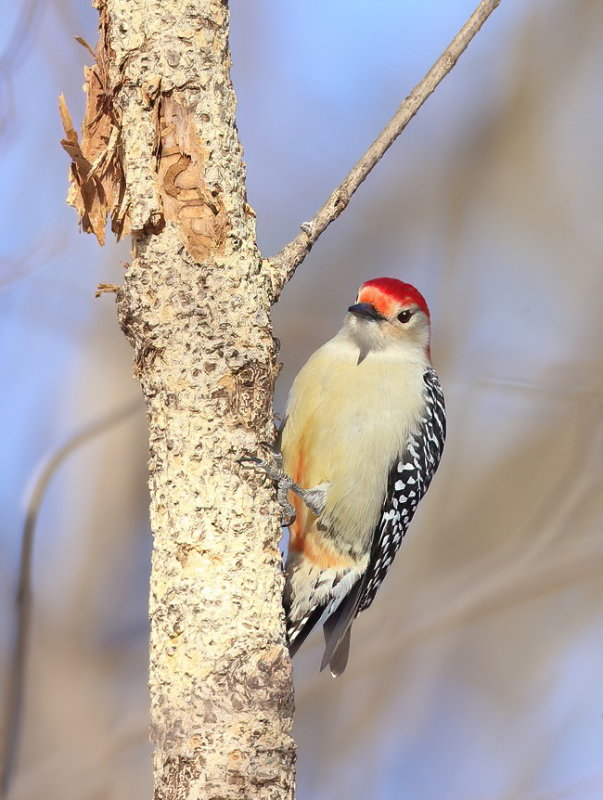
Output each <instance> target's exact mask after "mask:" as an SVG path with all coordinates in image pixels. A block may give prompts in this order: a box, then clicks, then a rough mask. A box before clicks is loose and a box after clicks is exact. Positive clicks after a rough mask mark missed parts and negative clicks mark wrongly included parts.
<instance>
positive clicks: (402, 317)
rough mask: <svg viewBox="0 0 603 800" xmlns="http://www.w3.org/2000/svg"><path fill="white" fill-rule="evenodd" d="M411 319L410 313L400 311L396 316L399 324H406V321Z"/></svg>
mask: <svg viewBox="0 0 603 800" xmlns="http://www.w3.org/2000/svg"><path fill="white" fill-rule="evenodd" d="M411 317H412V311H401V312H400V313H399V314H398V319H399V320H400V322H408V320H409V319H410V318H411Z"/></svg>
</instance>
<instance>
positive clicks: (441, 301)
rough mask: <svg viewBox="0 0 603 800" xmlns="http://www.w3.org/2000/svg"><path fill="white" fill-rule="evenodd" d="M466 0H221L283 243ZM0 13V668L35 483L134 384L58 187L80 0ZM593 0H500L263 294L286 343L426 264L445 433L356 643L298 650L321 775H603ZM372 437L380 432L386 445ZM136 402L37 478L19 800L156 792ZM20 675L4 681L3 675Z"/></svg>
mask: <svg viewBox="0 0 603 800" xmlns="http://www.w3.org/2000/svg"><path fill="white" fill-rule="evenodd" d="M474 3H475V0H429V1H428V2H424V1H421V2H419V1H418V0H373V1H372V2H371V1H369V0H328V2H325V0H288V2H282V0H254V2H249V0H232V2H231V9H232V23H233V32H232V47H233V61H234V64H233V76H234V80H235V84H236V89H237V92H238V96H239V128H240V133H241V137H242V140H243V144H244V147H245V154H246V161H247V164H248V174H249V201H250V203H251V205H252V206H253V207H254V208H255V210H256V212H257V223H258V236H259V241H260V245H261V247H262V250H263V252H264V253H265V254H266V255H271V254H274V253H275V252H276V251H277V250H278V249H279V248H280V247H281V246H282V245H283V244H284V243H285V242H286V241H288V240H289V239H290V238H292V237H293V236H294V235H295V233H296V231H297V229H298V226H299V224H300V223H301V222H302V221H303V220H305V219H308V218H310V217H311V216H312V214H313V213H314V211H315V210H316V208H317V207H318V206H319V205H320V204H321V203H322V202H323V200H324V199H325V197H326V196H327V194H328V193H329V192H330V191H331V189H332V188H333V187H334V186H335V185H336V184H337V183H338V182H339V181H340V179H341V178H342V177H343V176H344V174H345V173H346V172H347V170H348V169H349V167H350V166H351V165H352V164H353V162H354V161H355V160H356V159H357V158H358V157H359V156H360V154H361V153H362V152H363V151H364V150H365V149H366V147H367V145H368V144H369V143H370V141H371V140H372V139H373V138H374V136H375V135H376V133H377V132H378V130H379V129H380V128H381V127H382V125H383V124H384V123H385V121H386V120H387V119H388V118H389V116H390V115H391V113H392V112H393V110H394V109H395V107H396V106H397V105H398V103H399V102H400V100H401V98H402V97H403V96H404V95H405V94H406V92H407V91H408V90H409V89H410V87H411V86H412V85H414V84H415V83H416V82H417V81H418V80H419V79H420V77H422V75H423V73H424V72H425V71H426V69H427V68H428V67H429V66H430V64H431V63H432V61H433V60H434V59H435V58H436V56H437V55H438V54H439V53H440V51H441V50H442V49H443V47H444V46H445V45H446V44H447V42H448V41H449V39H450V38H451V37H452V36H453V35H454V33H455V32H456V31H457V29H458V28H459V27H460V26H461V24H462V23H463V22H464V20H465V18H466V17H467V16H468V14H469V13H470V11H471V10H472V7H473V5H474ZM2 15H3V23H2V26H0V175H1V189H2V191H1V203H2V213H1V214H0V229H1V238H0V341H1V350H0V352H1V353H2V358H1V360H0V386H1V389H2V391H1V398H2V406H1V407H2V413H1V416H0V429H1V441H2V454H3V455H2V475H1V481H0V537H1V538H0V543H1V555H0V666H1V667H2V679H3V681H4V678H5V676H6V671H7V664H8V652H9V648H10V643H11V636H12V629H13V624H14V592H15V587H16V576H17V564H18V554H19V542H20V529H21V526H22V523H23V516H24V508H25V502H26V498H27V493H28V491H29V490H30V487H31V485H32V480H33V477H34V476H35V474H36V472H37V471H39V469H40V465H41V464H43V462H44V459H45V458H46V457H47V455H48V454H49V453H51V452H53V451H56V448H57V447H59V446H60V445H61V444H62V443H63V442H64V441H65V440H66V439H68V438H69V436H70V435H72V434H73V432H75V431H77V430H79V429H80V428H81V427H82V426H85V425H87V424H89V423H91V422H94V421H95V420H98V419H99V418H102V417H103V416H104V415H105V414H107V413H109V412H112V411H114V410H116V409H119V408H121V407H123V406H124V405H127V404H128V403H131V402H136V399H137V398H138V389H137V385H136V383H135V381H134V380H133V378H132V377H131V353H130V350H129V346H128V345H127V343H126V342H125V340H124V338H123V336H122V334H121V332H120V331H119V329H118V326H117V323H116V319H115V310H114V301H113V298H112V296H111V295H107V296H104V297H102V298H101V299H99V300H95V299H94V297H93V295H94V290H95V287H96V284H97V283H98V282H99V281H104V282H115V283H119V281H120V274H121V269H122V267H121V265H120V261H122V260H126V259H127V257H128V254H127V247H126V246H124V245H121V246H119V247H118V246H114V245H109V246H107V247H106V248H105V249H104V250H101V249H100V248H99V247H98V246H97V244H96V241H95V240H93V239H92V237H89V236H84V235H82V234H80V233H78V231H77V223H76V218H75V214H74V212H73V211H72V210H71V209H69V208H67V207H66V205H65V203H64V196H65V192H66V185H67V184H66V178H67V169H68V160H67V156H66V155H65V153H64V152H63V151H62V150H61V149H60V147H59V145H58V140H59V139H60V138H61V129H60V124H59V118H58V113H57V95H58V94H59V92H60V91H63V92H65V94H66V97H67V99H68V103H69V106H70V108H71V111H72V113H73V115H74V119H76V120H78V121H79V120H81V118H82V111H83V96H82V92H81V84H82V67H83V64H84V63H85V62H86V61H87V60H88V59H89V56H88V54H87V53H86V51H85V50H84V49H83V48H82V47H81V46H80V45H78V44H76V43H75V42H74V39H73V37H74V36H75V35H81V36H84V37H85V38H86V39H87V40H88V41H90V42H91V43H92V44H94V43H95V41H96V16H95V13H94V12H93V11H92V10H91V9H89V8H88V7H87V5H86V3H81V2H78V0H47V2H41V0H20V2H17V3H13V4H9V3H6V4H3V7H2ZM602 74H603V3H601V2H600V0H572V2H571V3H570V2H567V0H530V2H526V0H503V2H502V4H501V7H500V8H499V10H498V11H496V12H495V14H494V16H493V17H492V18H491V20H490V21H489V22H488V23H487V25H486V27H485V29H484V30H483V31H482V32H481V33H480V34H479V36H478V37H477V39H476V41H475V42H474V43H473V44H472V45H471V47H470V49H469V51H468V52H467V53H466V55H465V56H464V57H463V58H462V59H461V61H460V62H459V64H458V65H457V67H456V68H455V69H454V71H453V73H452V74H451V75H450V76H449V77H448V78H447V79H446V80H445V82H444V84H443V85H442V86H441V87H440V88H439V89H438V91H437V93H436V95H435V96H434V97H432V98H431V99H430V100H429V101H428V103H427V105H426V106H425V107H424V108H423V109H422V110H421V112H420V113H419V115H418V117H417V118H416V119H415V120H414V121H413V122H412V124H411V125H410V127H409V128H408V129H407V131H406V132H405V133H404V135H403V136H402V138H401V139H400V140H399V141H398V142H397V143H396V145H395V147H394V148H393V150H392V151H391V152H390V153H389V154H388V155H387V156H386V158H385V159H384V160H383V161H382V162H381V164H380V165H379V166H378V167H377V169H376V170H375V172H374V174H373V175H372V176H371V177H370V178H369V179H368V181H367V182H366V183H365V185H364V186H363V187H362V188H361V190H360V191H359V193H358V194H357V196H356V197H355V199H354V200H353V202H352V204H351V206H350V208H349V209H348V210H347V212H346V213H345V214H344V216H343V217H342V218H341V219H340V220H339V221H338V222H336V223H335V224H334V225H333V226H332V227H331V228H330V229H329V231H328V232H327V233H326V234H325V235H324V236H323V238H322V239H321V240H320V242H319V243H318V244H317V245H316V247H315V248H314V250H313V252H312V254H311V256H310V257H309V258H308V259H307V261H306V262H305V263H304V265H303V266H302V267H301V269H300V270H299V272H298V273H297V275H296V276H295V278H294V280H293V281H292V283H291V284H290V285H289V287H288V288H287V289H286V291H285V293H284V295H283V298H282V300H281V302H280V303H279V304H278V306H277V307H276V309H275V311H274V320H275V325H276V333H277V335H278V337H279V338H280V340H281V343H282V350H281V354H282V360H283V361H284V365H285V366H284V369H283V372H282V377H281V378H280V381H279V386H278V394H277V399H276V411H279V410H281V411H282V409H283V405H284V402H285V398H286V393H287V390H288V387H289V385H290V382H291V380H292V378H293V376H294V374H295V372H296V370H297V369H299V367H300V366H301V364H302V363H303V361H304V360H305V358H306V357H307V356H308V354H309V353H310V352H312V351H313V350H314V349H315V348H316V347H317V346H318V345H319V344H321V343H322V342H323V341H324V340H325V339H327V338H328V337H330V336H331V335H332V334H334V333H335V331H336V330H337V328H338V327H339V325H340V322H341V319H342V315H343V313H344V310H345V308H346V307H347V305H348V304H349V303H350V302H351V301H352V299H353V298H354V296H355V292H356V288H357V286H358V285H359V284H360V283H361V282H362V281H363V280H365V279H367V278H370V277H377V276H380V275H391V276H396V277H399V278H402V279H404V280H408V281H411V282H413V283H416V284H417V285H418V286H419V287H420V288H421V289H422V290H423V292H424V294H425V295H426V297H427V298H428V300H429V302H430V305H431V308H432V314H433V321H434V332H433V353H434V361H435V363H436V366H437V367H438V369H439V371H440V374H441V376H442V380H443V383H444V386H445V388H446V394H447V401H448V413H449V439H448V443H447V449H446V452H445V457H444V460H443V463H442V466H441V468H440V472H439V474H438V476H437V479H436V480H435V482H434V484H433V487H432V489H431V490H430V492H429V495H428V497H427V498H426V500H425V501H424V502H423V504H422V507H421V509H420V511H419V513H418V515H417V518H416V521H415V523H414V525H413V528H412V531H411V533H410V535H409V536H408V537H407V539H406V541H405V543H404V546H403V550H402V552H401V553H400V555H399V557H398V560H397V561H396V563H395V568H394V569H393V570H392V572H391V573H390V575H389V577H388V579H387V581H386V583H385V585H384V587H383V588H382V590H381V592H380V595H379V597H378V599H377V600H376V602H375V603H374V605H373V606H372V608H371V609H370V611H369V612H368V613H366V614H364V615H362V617H361V618H360V619H359V620H358V621H357V622H356V624H355V627H354V641H353V645H352V646H353V650H352V658H351V662H350V665H349V667H348V669H347V672H346V673H345V675H344V676H343V677H342V678H340V679H339V680H337V681H333V680H332V679H331V678H330V677H329V676H328V675H326V674H324V673H323V674H318V672H317V668H318V664H319V660H320V650H321V637H320V635H317V636H315V637H314V638H313V639H312V640H311V641H310V642H309V643H308V644H307V645H306V646H305V648H304V649H303V651H302V652H301V653H300V655H299V657H298V658H297V661H296V668H295V677H296V687H297V722H296V737H297V740H298V742H299V797H300V798H304V800H339V799H340V798H346V800H361V799H362V800H366V798H372V799H373V800H396V799H398V798H400V799H401V800H595V799H596V798H597V799H599V800H600V798H602V797H603V717H602V714H603V689H602V682H603V670H602V666H601V664H602V662H603V623H602V614H601V606H602V602H603V580H602V567H603V541H602V538H601V532H600V528H601V522H602V521H603V498H602V494H601V488H602V487H601V474H602V473H601V470H602V467H603V437H602V428H601V411H602V405H603V377H602V376H603V371H602V366H603V314H602V311H601V308H602V297H603V270H602V269H601V267H602V260H603V224H602V222H601V220H602V211H603V202H602V201H603V180H602V161H601V141H602V140H603V105H602V94H601V75H602ZM369 455H370V454H367V457H369ZM145 481H146V449H145V428H144V412H143V409H142V403H141V402H140V405H139V409H138V411H136V412H135V413H133V414H131V415H130V416H129V417H128V418H127V419H125V420H124V421H122V422H121V423H120V424H119V425H116V426H114V427H113V428H112V429H110V430H109V431H107V432H105V433H104V434H103V435H101V436H98V437H96V438H95V439H94V440H92V441H90V442H88V443H87V444H86V445H85V446H83V447H82V448H80V449H79V450H78V451H76V452H75V453H73V454H72V455H71V456H70V457H69V458H68V459H67V460H66V461H65V463H64V464H63V466H62V467H61V468H60V470H59V471H58V472H57V474H56V475H55V477H54V478H53V480H52V482H51V485H50V487H49V490H48V493H47V495H46V497H45V500H44V504H43V507H42V512H41V517H40V521H39V527H38V531H37V539H36V543H35V559H34V573H33V581H34V608H33V627H32V636H31V657H30V659H29V664H28V669H27V676H26V677H27V680H26V693H25V706H24V719H23V728H22V741H21V748H20V751H19V758H18V765H17V766H18V770H17V773H16V775H15V780H14V782H13V787H12V792H11V800H33V799H34V798H39V797H44V798H45V800H54V798H56V800H59V798H60V800H88V799H90V800H92V798H103V800H104V799H105V798H109V799H110V800H122V799H123V800H125V799H126V798H127V800H138V798H140V800H142V799H143V798H148V797H150V791H151V771H150V758H149V754H150V748H149V745H148V744H147V727H148V711H147V689H146V669H147V667H146V650H147V617H146V601H147V581H148V572H149V554H150V535H149V527H148V520H147V513H146V504H147V494H146V487H145ZM3 685H4V684H3Z"/></svg>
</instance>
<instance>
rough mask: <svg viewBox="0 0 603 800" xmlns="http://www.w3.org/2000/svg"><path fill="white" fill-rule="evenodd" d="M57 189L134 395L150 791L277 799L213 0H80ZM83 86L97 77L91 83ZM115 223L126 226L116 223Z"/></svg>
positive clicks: (273, 579) (228, 140) (272, 672)
mask: <svg viewBox="0 0 603 800" xmlns="http://www.w3.org/2000/svg"><path fill="white" fill-rule="evenodd" d="M96 5H97V7H98V9H99V14H100V41H99V45H98V47H97V51H96V53H97V64H96V65H95V66H94V67H92V68H91V69H89V70H87V92H88V108H87V112H86V119H85V122H84V128H83V136H82V141H81V144H80V143H79V142H78V140H77V134H75V131H74V129H73V125H72V123H71V121H70V119H69V116H68V112H67V110H66V106H64V107H63V120H64V122H65V129H66V140H65V141H64V143H63V144H64V146H65V147H66V149H67V151H68V152H69V154H70V155H71V156H72V158H73V165H72V173H71V177H72V182H73V183H72V191H71V195H70V198H71V200H72V201H73V202H74V204H75V206H76V208H77V209H78V211H79V212H80V215H81V219H82V225H83V228H84V230H90V231H92V232H94V233H95V234H96V235H97V237H98V238H99V241H101V242H102V240H103V235H104V225H105V218H106V216H107V215H109V216H110V217H111V218H112V224H113V228H114V230H117V232H118V234H119V235H121V234H122V233H124V232H125V231H126V230H127V229H128V228H130V229H131V231H132V233H133V258H132V262H131V264H130V265H129V266H128V268H127V271H126V275H125V281H124V285H123V286H122V287H121V288H120V289H119V290H118V293H117V298H118V314H119V320H120V324H121V326H122V328H123V330H124V332H125V334H126V335H127V337H128V339H129V340H130V342H131V343H132V346H133V347H134V351H135V364H136V374H137V376H138V378H139V380H140V383H141V385H142V389H143V392H144V395H145V398H146V401H147V405H148V417H149V439H150V454H151V456H150V489H151V525H152V530H153V536H154V552H153V567H152V577H151V600H150V616H151V663H150V687H151V704H152V739H153V742H154V744H155V757H154V761H155V787H156V788H155V797H156V798H161V799H163V798H170V800H177V798H182V799H184V798H187V800H192V798H204V800H218V798H220V800H222V798H254V799H255V798H259V799H263V798H265V799H266V800H277V798H278V799H279V800H280V798H291V797H292V796H293V781H294V758H295V751H294V743H293V740H292V738H291V735H290V734H291V724H292V715H293V690H292V682H291V662H290V659H289V655H288V652H287V648H286V646H285V640H284V628H283V619H282V608H281V593H282V577H281V571H280V554H279V552H278V541H279V538H280V524H279V509H278V508H277V506H276V503H275V500H274V493H273V491H272V489H271V488H270V487H269V486H267V485H266V482H265V481H262V480H261V479H259V478H258V477H257V476H256V475H254V474H253V473H250V472H249V471H245V470H244V469H243V468H242V467H241V465H240V463H239V459H240V458H241V457H242V456H244V455H246V454H254V453H257V451H258V442H259V441H262V440H271V439H272V438H273V436H274V426H273V421H272V410H271V400H272V394H273V387H274V381H275V378H276V375H277V372H278V367H277V363H276V348H275V342H274V339H273V336H272V331H271V326H270V319H269V309H270V306H271V304H272V302H273V299H274V298H273V295H272V290H271V285H272V283H271V280H269V279H267V278H266V277H265V275H264V272H263V271H262V260H261V258H260V255H259V253H258V250H257V246H256V241H255V219H254V214H253V212H252V210H251V209H250V208H249V206H248V205H247V202H246V197H245V170H244V165H243V161H242V151H241V146H240V143H239V140H238V136H237V131H236V126H235V97H234V93H233V90H232V86H231V82H230V74H229V67H230V54H229V50H228V41H227V35H228V8H227V4H226V2H220V0H197V1H196V2H191V3H182V2H181V0H160V1H159V0H97V3H96ZM95 87H102V92H101V91H100V89H99V90H98V91H97V89H96V88H95ZM126 220H127V224H126V222H125V221H126Z"/></svg>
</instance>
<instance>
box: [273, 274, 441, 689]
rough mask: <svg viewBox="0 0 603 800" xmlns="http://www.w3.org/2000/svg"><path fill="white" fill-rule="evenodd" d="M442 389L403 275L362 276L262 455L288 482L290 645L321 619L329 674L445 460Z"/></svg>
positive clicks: (420, 312) (421, 311)
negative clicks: (272, 449)
mask: <svg viewBox="0 0 603 800" xmlns="http://www.w3.org/2000/svg"><path fill="white" fill-rule="evenodd" d="M445 432H446V420H445V408H444V396H443V394H442V389H441V386H440V381H439V379H438V376H437V373H436V372H435V370H434V369H433V367H432V365H431V354H430V314H429V309H428V306H427V303H426V301H425V298H424V297H423V295H422V294H421V293H420V292H419V291H417V289H415V288H414V286H411V285H410V284H409V283H403V282H402V281H400V280H397V279H395V278H376V279H374V280H369V281H367V282H366V283H363V284H362V286H361V287H360V289H359V291H358V296H357V298H356V302H355V303H354V304H353V305H351V306H350V307H349V308H348V313H347V315H346V317H345V321H344V324H343V327H342V328H341V330H340V331H339V333H338V334H337V335H336V336H335V337H334V338H333V339H331V340H330V341H328V342H327V343H326V344H324V345H323V346H322V347H320V348H319V349H318V350H317V351H316V352H315V353H314V354H313V355H312V356H310V358H309V359H308V361H307V362H306V364H305V365H304V366H303V367H302V369H301V371H300V372H299V374H298V375H297V377H296V378H295V381H294V382H293V385H292V387H291V392H290V395H289V400H288V405H287V412H286V416H285V420H284V423H283V427H282V429H281V432H280V455H278V454H277V455H276V460H275V461H274V462H273V464H272V466H268V465H267V464H265V463H264V462H257V463H259V464H260V465H261V466H262V468H264V469H265V471H266V472H267V473H268V474H269V475H270V477H272V478H273V479H275V480H277V481H278V484H279V489H280V495H281V497H283V494H284V495H285V496H286V494H287V492H289V493H290V495H289V496H290V497H291V500H292V503H293V509H294V512H295V520H294V521H293V522H292V523H291V524H290V525H289V533H290V540H289V550H288V556H287V561H286V565H285V576H286V578H285V593H284V605H285V611H286V614H287V637H288V642H289V650H290V652H291V655H294V654H295V653H296V652H297V650H298V649H299V647H300V646H301V644H302V643H303V642H304V640H305V639H306V637H307V636H308V634H309V633H310V631H311V630H312V629H313V628H314V627H315V626H316V625H317V624H320V623H322V625H323V629H324V635H325V653H324V658H323V661H322V664H321V670H322V669H324V667H325V666H326V665H327V664H329V665H330V669H331V674H332V675H333V676H334V677H336V676H337V675H340V674H341V673H342V672H343V670H344V669H345V667H346V664H347V660H348V654H349V645H350V632H351V626H352V623H353V621H354V619H355V618H356V616H357V615H358V614H359V613H360V612H361V611H364V610H365V609H367V608H368V607H369V606H370V605H371V603H372V602H373V599H374V597H375V594H376V592H377V590H378V588H379V586H380V585H381V582H382V581H383V579H384V577H385V574H386V573H387V570H388V569H389V567H390V566H391V563H392V561H393V560H394V557H395V555H396V553H397V551H398V548H399V547H400V544H401V542H402V538H403V537H404V534H405V533H406V530H407V528H408V526H409V524H410V521H411V519H412V517H413V515H414V513H415V510H416V508H417V505H418V503H419V500H420V499H421V498H422V497H423V495H424V494H425V492H426V491H427V488H428V486H429V484H430V482H431V479H432V478H433V476H434V473H435V471H436V469H437V467H438V464H439V462H440V458H441V455H442V450H443V447H444V438H445Z"/></svg>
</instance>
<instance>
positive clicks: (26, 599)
mask: <svg viewBox="0 0 603 800" xmlns="http://www.w3.org/2000/svg"><path fill="white" fill-rule="evenodd" d="M140 405H141V401H140V399H137V400H135V401H132V402H130V403H128V404H127V405H125V406H123V407H122V408H119V409H117V410H116V411H112V412H110V413H108V414H105V415H104V416H103V417H101V418H100V419H98V420H95V421H94V422H92V423H91V424H89V425H87V426H86V427H85V428H83V429H82V430H80V431H78V432H77V433H75V434H73V435H72V436H70V438H69V439H68V440H67V441H66V442H64V443H63V444H62V445H60V446H59V447H57V448H56V450H54V451H53V452H51V453H50V454H49V455H48V456H47V457H46V459H45V460H44V462H43V463H42V464H41V465H40V467H39V468H38V471H37V473H38V474H37V475H36V477H35V478H34V479H33V481H32V484H33V485H32V489H31V492H30V494H29V497H28V499H27V501H26V506H25V520H24V523H23V531H22V534H21V555H20V560H19V578H18V583H17V595H16V598H15V625H14V644H13V651H12V656H11V659H10V665H9V671H8V680H7V682H6V686H5V687H4V697H3V709H4V714H3V717H4V724H3V728H2V730H3V737H2V743H1V745H2V746H1V749H0V797H2V798H4V797H6V796H8V791H9V789H10V785H11V780H12V776H13V771H14V769H15V764H16V760H17V756H18V747H19V738H20V734H21V720H22V711H23V708H22V707H23V693H24V688H25V674H26V668H27V657H28V651H29V636H30V627H31V625H30V623H31V614H32V586H31V568H32V560H33V551H34V542H35V539H34V537H35V531H36V523H37V521H38V516H39V513H40V507H41V505H42V501H43V500H44V497H45V495H46V492H47V490H48V485H49V483H50V481H51V479H52V478H53V476H54V475H55V473H56V472H57V470H58V469H59V467H60V466H61V464H62V463H63V461H65V459H66V458H67V457H68V456H69V455H71V453H73V452H74V451H76V450H77V449H78V448H80V447H82V446H83V445H85V444H87V443H88V442H89V441H91V440H92V439H94V438H95V437H96V436H99V435H100V434H102V433H104V432H105V431H107V430H109V429H110V428H112V427H113V426H114V425H118V424H119V423H120V422H123V421H124V420H126V419H127V418H128V417H130V416H131V415H132V414H133V413H134V412H135V411H138V410H139V409H140Z"/></svg>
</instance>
